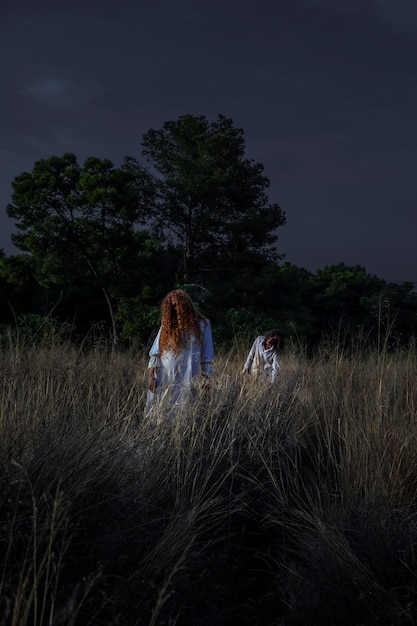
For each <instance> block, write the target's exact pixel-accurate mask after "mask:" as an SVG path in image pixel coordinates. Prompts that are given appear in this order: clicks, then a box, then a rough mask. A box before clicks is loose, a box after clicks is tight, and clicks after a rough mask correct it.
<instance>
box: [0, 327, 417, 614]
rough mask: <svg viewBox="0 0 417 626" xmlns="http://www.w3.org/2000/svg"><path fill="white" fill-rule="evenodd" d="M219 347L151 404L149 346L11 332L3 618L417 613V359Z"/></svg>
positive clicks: (411, 352) (0, 398) (1, 540)
mask: <svg viewBox="0 0 417 626" xmlns="http://www.w3.org/2000/svg"><path fill="white" fill-rule="evenodd" d="M249 347H250V346H241V347H240V348H236V349H234V350H233V351H232V352H231V353H230V354H223V355H222V354H218V355H217V358H216V363H215V375H214V377H213V379H212V381H211V384H210V387H209V388H208V389H203V388H202V389H200V390H199V391H198V394H197V396H196V398H194V399H193V402H192V403H191V404H190V406H189V407H187V408H186V409H185V410H184V412H183V414H181V415H178V416H177V417H176V418H175V419H172V417H170V415H169V408H170V407H161V410H160V411H159V412H158V413H157V414H155V415H150V416H147V417H145V416H144V415H143V408H144V403H145V380H146V364H147V360H146V355H145V353H143V354H137V353H133V352H124V353H118V354H116V355H109V354H108V353H107V352H106V350H105V349H104V348H95V349H91V350H89V351H83V352H81V351H80V350H78V349H77V348H76V347H74V346H70V345H61V344H59V343H57V345H54V342H53V341H52V342H50V344H49V345H47V346H44V347H42V346H37V347H31V346H28V345H20V344H19V342H18V341H12V340H7V338H5V337H3V344H2V348H1V355H0V356H1V358H0V368H1V376H0V386H1V391H0V424H1V437H0V462H1V465H0V481H1V489H0V626H29V625H30V626H46V625H48V626H61V625H65V626H70V625H71V626H81V625H83V626H84V625H88V626H93V625H94V626H96V625H105V626H122V625H123V626H142V625H144V626H162V625H164V626H174V625H175V626H183V625H184V626H185V625H190V626H200V625H201V626H232V625H240V626H255V625H256V626H284V625H285V626H311V625H313V624H314V625H315V624H317V625H321V626H326V625H329V626H330V625H331V626H334V625H335V624H337V625H338V626H343V625H349V626H353V625H354V626H371V625H372V626H373V625H384V626H385V625H386V626H391V625H398V626H400V625H401V626H403V625H408V624H410V625H411V624H415V623H416V622H417V595H416V586H417V568H416V565H417V563H416V558H417V554H416V547H415V546H416V542H417V498H416V492H417V427H416V417H417V414H416V409H417V384H416V383H417V359H416V351H415V349H414V348H413V347H410V348H409V349H408V350H401V351H395V352H388V351H387V350H385V349H384V347H382V348H381V349H380V350H374V351H368V350H366V349H365V348H363V347H361V344H360V341H358V342H357V345H356V346H355V345H353V344H352V345H350V346H349V349H346V346H342V345H340V344H339V343H338V342H334V343H329V344H328V345H326V346H324V345H323V346H322V347H321V348H320V349H319V350H317V352H316V354H315V355H314V356H313V357H308V358H307V356H306V355H305V354H304V353H303V351H302V350H301V349H299V348H296V347H294V348H292V347H289V348H288V349H287V350H286V351H285V354H284V355H283V357H282V373H281V376H280V377H279V380H278V382H277V383H276V384H274V385H273V386H265V385H257V384H255V383H254V381H253V380H251V379H250V378H249V377H243V376H242V374H241V369H242V365H243V361H244V357H245V350H246V349H249Z"/></svg>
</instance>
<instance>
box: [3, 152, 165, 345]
mask: <svg viewBox="0 0 417 626" xmlns="http://www.w3.org/2000/svg"><path fill="white" fill-rule="evenodd" d="M152 194H153V185H152V179H151V177H150V176H149V175H148V174H147V172H146V170H145V169H144V168H143V167H142V166H140V164H139V163H138V162H137V161H136V160H135V159H132V158H128V157H126V158H125V159H124V161H123V164H122V165H121V167H120V168H115V167H114V166H113V164H112V163H111V161H109V160H106V159H105V160H100V159H97V158H89V159H87V160H86V161H85V163H84V165H83V166H80V165H79V164H78V162H77V159H76V157H75V156H74V155H73V154H65V155H64V156H63V157H62V158H60V157H52V158H50V159H46V160H41V161H38V162H37V163H35V166H34V168H33V171H32V173H27V172H25V173H23V174H21V175H20V176H17V177H16V178H15V180H14V182H13V195H12V203H11V204H9V205H8V207H7V212H8V215H9V216H10V217H12V218H15V219H17V220H18V222H17V224H16V226H17V228H18V230H19V231H20V232H19V233H18V234H15V235H13V236H12V239H13V242H14V244H15V245H16V246H17V247H18V248H20V249H21V250H23V251H24V252H27V253H30V255H32V257H33V259H34V260H35V263H36V271H35V275H36V278H37V280H38V281H39V282H40V283H41V284H50V283H55V284H74V282H80V283H81V284H84V283H85V282H86V281H87V282H88V283H89V284H90V285H92V286H93V287H95V288H99V289H100V290H101V292H102V294H103V295H104V298H105V301H106V303H107V307H108V311H109V315H110V319H111V323H112V336H113V341H114V344H116V342H117V330H116V322H115V315H114V307H115V304H114V300H115V299H117V297H118V296H120V294H121V292H123V293H125V291H126V289H128V287H129V284H130V285H132V284H137V282H138V279H139V281H140V279H142V281H143V280H150V279H151V278H152V276H153V269H154V265H153V262H154V259H155V257H156V253H157V250H158V249H159V246H158V245H157V243H156V242H155V241H154V240H153V239H152V238H151V237H150V236H149V235H148V234H147V233H146V231H138V230H137V225H138V224H143V222H144V221H145V219H146V215H147V211H148V206H149V204H150V203H151V202H152ZM139 272H141V273H142V274H144V276H143V275H142V276H138V273H139ZM126 283H128V284H126Z"/></svg>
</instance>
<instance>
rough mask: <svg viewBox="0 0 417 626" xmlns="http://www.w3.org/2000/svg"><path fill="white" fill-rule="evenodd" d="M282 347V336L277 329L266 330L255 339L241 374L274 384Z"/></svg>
mask: <svg viewBox="0 0 417 626" xmlns="http://www.w3.org/2000/svg"><path fill="white" fill-rule="evenodd" d="M283 347H284V335H283V334H282V332H281V331H280V330H279V329H278V328H274V329H272V330H268V331H267V332H266V333H265V334H264V335H259V337H257V338H256V339H255V341H254V342H253V344H252V347H251V349H250V352H249V354H248V357H247V359H246V362H245V365H244V367H243V372H242V373H243V374H244V373H248V374H252V375H253V376H256V377H258V378H260V379H261V380H265V381H268V382H271V383H272V382H274V380H276V377H277V375H278V372H279V369H280V360H281V350H282V349H283Z"/></svg>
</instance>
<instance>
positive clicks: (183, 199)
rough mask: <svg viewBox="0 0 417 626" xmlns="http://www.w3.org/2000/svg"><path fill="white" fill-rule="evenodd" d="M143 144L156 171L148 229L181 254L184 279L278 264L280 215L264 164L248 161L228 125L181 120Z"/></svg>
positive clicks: (242, 143) (230, 123) (237, 133)
mask: <svg viewBox="0 0 417 626" xmlns="http://www.w3.org/2000/svg"><path fill="white" fill-rule="evenodd" d="M142 145H143V154H144V156H145V158H146V159H147V160H148V162H149V164H150V165H151V166H152V168H153V169H154V171H155V172H156V189H157V196H156V202H155V205H154V207H153V210H152V212H151V214H150V216H149V217H150V219H149V223H150V224H151V226H152V227H153V229H154V231H155V232H156V233H157V234H158V236H159V237H160V239H162V240H164V241H165V242H168V241H171V242H172V243H173V245H174V246H177V247H180V248H181V250H182V252H183V257H182V261H183V268H182V274H183V277H184V279H185V280H196V279H198V278H200V279H201V276H202V272H204V271H207V270H209V271H212V272H213V271H214V272H215V271H216V270H218V269H219V268H221V270H222V272H225V271H228V272H230V273H233V272H235V273H236V271H238V270H240V269H241V268H242V267H246V268H247V267H249V266H250V267H254V266H255V265H256V263H259V261H261V262H262V263H267V262H269V261H271V260H274V261H276V260H278V259H279V258H280V255H279V253H278V250H277V245H276V244H277V239H278V237H277V234H276V230H277V228H278V227H280V226H282V225H284V224H285V214H284V212H283V210H282V209H281V208H280V207H279V206H278V204H269V203H268V197H267V189H268V187H269V180H268V179H267V178H266V176H264V175H263V166H262V165H261V164H259V163H254V162H253V161H250V160H248V159H247V158H245V141H244V137H243V131H242V130H241V129H239V128H236V127H235V126H234V124H233V120H231V119H229V118H226V117H224V116H223V115H219V116H218V117H217V119H216V120H215V121H213V122H209V121H208V120H207V118H206V117H205V116H203V115H200V116H193V115H184V116H182V117H180V118H179V119H178V120H176V121H169V122H165V124H164V125H163V126H162V128H161V129H159V130H149V131H148V132H147V133H146V134H145V135H144V137H143V143H142Z"/></svg>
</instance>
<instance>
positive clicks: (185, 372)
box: [145, 319, 214, 413]
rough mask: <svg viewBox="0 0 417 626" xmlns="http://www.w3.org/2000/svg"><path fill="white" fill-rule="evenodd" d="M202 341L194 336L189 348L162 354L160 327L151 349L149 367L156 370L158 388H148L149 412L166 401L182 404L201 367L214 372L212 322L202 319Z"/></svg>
mask: <svg viewBox="0 0 417 626" xmlns="http://www.w3.org/2000/svg"><path fill="white" fill-rule="evenodd" d="M200 326H201V332H202V339H201V342H200V341H199V340H198V339H197V338H196V337H195V336H194V335H192V336H191V337H190V338H189V339H188V341H187V345H186V347H185V348H184V349H183V350H181V352H180V353H179V354H178V355H175V354H174V353H173V352H171V351H166V352H163V353H162V354H161V353H160V350H159V338H160V336H161V328H159V330H158V334H157V335H156V337H155V340H154V342H153V345H152V347H151V349H150V351H149V357H150V359H149V364H148V367H149V368H150V367H154V368H155V369H156V390H155V393H152V391H150V390H149V389H148V397H147V402H146V407H145V413H147V412H148V411H149V410H150V409H151V408H152V407H153V406H154V405H155V403H158V402H161V401H162V400H164V401H165V400H167V401H168V402H169V404H170V405H171V406H176V407H181V406H182V405H183V404H184V402H185V401H186V400H187V399H188V398H189V396H190V393H191V390H192V387H193V381H194V379H196V377H197V376H198V374H199V373H200V370H201V372H202V373H203V374H205V375H206V376H211V374H212V373H213V359H214V347H213V338H212V334H211V325H210V322H209V320H208V319H204V320H201V322H200Z"/></svg>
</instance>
